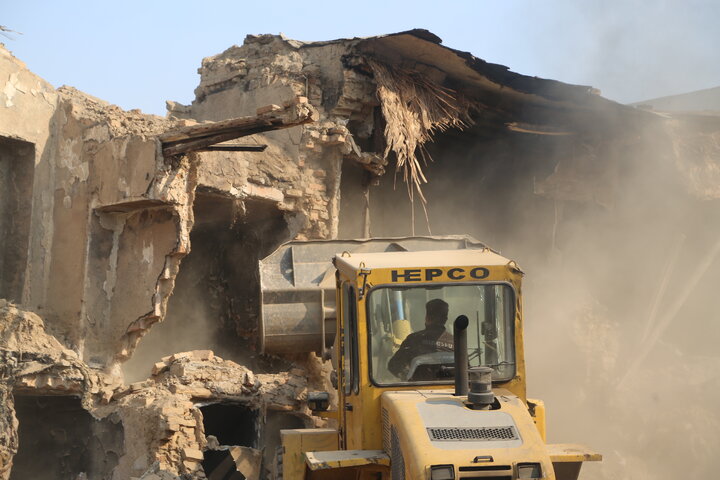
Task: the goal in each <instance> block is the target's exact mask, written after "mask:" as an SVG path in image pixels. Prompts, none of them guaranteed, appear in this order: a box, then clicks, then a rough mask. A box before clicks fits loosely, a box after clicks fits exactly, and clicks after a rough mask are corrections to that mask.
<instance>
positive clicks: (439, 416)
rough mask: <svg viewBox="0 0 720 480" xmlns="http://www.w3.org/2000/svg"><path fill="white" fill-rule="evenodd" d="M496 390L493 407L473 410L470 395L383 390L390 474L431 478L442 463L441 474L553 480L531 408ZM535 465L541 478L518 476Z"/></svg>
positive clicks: (478, 477) (385, 435) (395, 477)
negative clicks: (432, 468) (434, 467)
mask: <svg viewBox="0 0 720 480" xmlns="http://www.w3.org/2000/svg"><path fill="white" fill-rule="evenodd" d="M495 394H496V398H497V402H496V403H495V405H494V408H493V409H491V410H474V409H472V408H470V406H468V404H467V397H456V396H453V395H452V392H449V391H395V392H385V393H384V394H383V395H382V402H381V403H382V421H383V447H384V449H385V451H386V452H387V453H388V455H390V457H391V465H392V478H393V479H403V478H408V479H409V478H412V479H430V478H434V477H433V476H431V475H432V474H431V467H432V466H443V471H442V472H439V473H438V472H436V475H435V476H437V478H454V479H462V478H474V479H481V478H484V477H488V478H493V479H498V480H500V479H502V480H513V479H516V478H543V479H554V478H555V476H554V473H553V467H552V463H551V461H550V458H549V456H548V454H547V451H546V448H545V444H544V442H543V440H542V438H541V437H540V434H539V433H538V430H537V428H536V427H535V424H534V422H533V420H532V417H530V415H529V413H528V410H527V407H526V406H525V405H524V404H523V403H522V401H521V400H520V399H519V398H518V397H516V396H515V395H512V394H511V393H509V392H507V391H503V390H498V391H495ZM533 464H534V465H535V466H537V465H539V470H541V472H542V476H530V477H528V476H519V475H520V472H522V475H527V472H528V471H530V470H532V468H529V467H528V465H533ZM436 468H437V467H436ZM450 471H452V477H451V476H449V475H450ZM535 471H538V469H537V468H536V469H535Z"/></svg>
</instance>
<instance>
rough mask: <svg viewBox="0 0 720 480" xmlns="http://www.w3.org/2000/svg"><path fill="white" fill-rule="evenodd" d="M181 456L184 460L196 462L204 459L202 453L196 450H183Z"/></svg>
mask: <svg viewBox="0 0 720 480" xmlns="http://www.w3.org/2000/svg"><path fill="white" fill-rule="evenodd" d="M182 455H183V458H184V459H185V460H196V461H198V462H202V460H203V458H204V456H203V452H201V451H200V450H198V449H197V448H189V447H187V448H183V449H182Z"/></svg>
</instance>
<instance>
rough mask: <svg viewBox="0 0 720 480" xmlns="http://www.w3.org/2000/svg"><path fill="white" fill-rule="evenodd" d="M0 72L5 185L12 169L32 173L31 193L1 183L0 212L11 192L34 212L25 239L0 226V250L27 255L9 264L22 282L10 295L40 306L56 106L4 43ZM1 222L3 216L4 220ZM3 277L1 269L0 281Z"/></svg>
mask: <svg viewBox="0 0 720 480" xmlns="http://www.w3.org/2000/svg"><path fill="white" fill-rule="evenodd" d="M0 74H1V78H2V79H3V81H4V83H3V87H2V89H0V104H1V105H2V108H0V137H3V145H5V146H6V147H9V149H6V148H3V154H2V160H1V161H0V163H2V166H1V167H0V170H2V171H3V174H2V175H3V177H4V183H5V182H7V181H11V180H12V178H11V177H8V173H9V172H12V171H14V172H16V174H17V173H19V174H20V175H21V176H22V177H23V179H24V181H27V180H28V178H29V177H30V175H32V180H31V182H32V189H31V190H30V192H28V191H27V186H26V185H23V184H24V182H21V183H19V184H18V183H16V184H15V188H13V189H10V188H8V189H6V188H7V183H5V185H4V188H3V193H2V194H0V196H1V197H2V200H0V202H1V203H2V208H3V209H4V210H5V211H4V212H3V213H4V216H5V215H7V213H8V212H7V210H6V209H7V208H8V207H10V205H9V204H8V203H7V200H6V196H7V195H8V194H10V193H11V192H13V198H15V199H17V201H18V202H19V203H17V204H16V209H17V210H16V211H18V212H23V213H25V214H27V212H31V211H32V210H33V209H35V210H36V212H37V213H35V214H34V215H31V218H30V222H31V224H30V226H29V229H28V230H29V232H30V233H29V234H28V236H29V239H28V240H25V239H24V238H23V235H22V234H20V232H21V231H22V230H18V231H15V232H16V233H15V235H14V238H8V237H7V234H8V233H10V232H12V230H11V229H8V228H3V229H2V230H0V232H2V233H0V237H2V240H0V246H2V248H3V251H14V252H16V253H17V254H19V255H20V256H21V258H22V257H24V258H25V259H26V260H27V259H31V261H26V262H23V263H25V264H23V265H13V266H12V267H13V271H14V273H13V276H14V277H15V278H16V279H17V281H18V282H19V281H20V280H21V279H22V285H16V286H13V287H12V292H10V293H12V298H13V299H14V300H15V301H24V302H26V303H27V304H32V305H35V306H40V305H42V303H43V301H44V298H43V292H44V288H43V287H44V284H45V282H46V280H47V275H48V271H47V267H48V265H47V261H46V257H45V255H44V252H45V250H46V249H47V248H48V245H49V242H50V241H51V238H52V230H51V229H50V228H49V224H50V219H51V215H50V214H49V211H48V210H49V209H50V208H51V206H52V201H53V198H52V195H49V194H48V189H47V188H45V186H47V185H49V184H50V183H51V179H52V175H53V172H52V166H51V162H50V160H49V149H48V148H46V146H47V145H48V143H52V139H51V137H50V133H51V130H52V123H53V115H54V113H55V110H56V108H57V94H56V93H55V89H54V88H53V87H52V86H51V85H50V84H49V83H47V82H46V81H44V80H43V79H41V78H40V77H38V76H37V75H35V74H33V73H32V72H30V71H29V70H28V69H27V68H26V66H25V64H24V63H22V62H21V61H19V60H18V59H16V58H15V57H13V56H12V54H11V53H10V52H9V51H8V50H6V49H5V47H4V46H3V45H0ZM18 149H19V150H18ZM23 150H24V151H25V152H23ZM29 150H32V151H31V152H30V151H29ZM18 169H20V170H18ZM16 192H17V193H16ZM28 193H29V195H28ZM6 221H8V219H7V218H6V217H5V219H4V220H3V222H6ZM21 223H24V222H21ZM18 234H19V236H18ZM25 242H27V243H25ZM9 267H10V265H8V268H9ZM8 275H9V274H8V273H7V271H5V273H3V274H2V276H3V279H5V278H7V276H8ZM3 296H5V294H4V295H3ZM8 296H10V295H8Z"/></svg>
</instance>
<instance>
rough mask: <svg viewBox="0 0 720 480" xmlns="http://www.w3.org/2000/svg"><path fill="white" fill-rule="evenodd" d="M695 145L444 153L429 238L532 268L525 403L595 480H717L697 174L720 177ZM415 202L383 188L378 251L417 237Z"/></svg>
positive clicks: (457, 148)
mask: <svg viewBox="0 0 720 480" xmlns="http://www.w3.org/2000/svg"><path fill="white" fill-rule="evenodd" d="M687 134H688V131H686V130H683V129H678V128H677V123H676V122H675V123H673V122H670V123H663V122H654V121H651V122H648V123H647V124H644V123H642V122H641V123H640V124H639V126H638V125H636V128H634V129H633V131H632V132H627V131H622V130H621V129H619V130H617V131H615V132H612V133H611V134H609V135H607V136H602V137H583V136H577V137H572V138H558V137H554V138H548V137H542V136H534V135H522V134H520V135H518V134H498V135H496V136H495V137H491V138H488V137H487V136H486V137H485V139H483V137H482V136H479V135H476V134H474V133H473V132H472V131H469V132H466V133H463V134H458V133H456V134H454V135H453V136H452V137H447V138H446V137H442V136H439V137H438V138H437V139H436V142H435V144H434V145H433V146H431V154H432V157H433V158H434V159H435V161H434V162H433V163H430V164H428V165H427V167H426V173H427V176H428V178H429V181H430V183H428V184H427V185H426V186H425V189H424V191H425V194H426V195H427V198H428V210H429V218H430V226H431V227H432V233H433V234H436V235H437V234H441V235H442V234H461V233H467V234H471V235H473V236H474V237H476V238H478V239H480V240H482V241H485V242H487V243H488V244H489V245H490V246H492V247H493V248H495V249H498V250H500V251H501V252H502V253H503V254H504V255H505V256H507V257H509V258H512V259H514V260H516V261H518V262H519V264H520V265H521V266H522V267H523V269H524V271H525V273H526V276H525V283H524V291H523V294H524V318H525V330H524V332H525V349H526V361H527V382H528V387H529V388H528V394H529V396H531V397H533V398H541V399H543V400H544V401H545V402H546V406H547V409H548V441H549V442H552V443H582V444H585V445H588V446H590V447H591V448H593V449H596V450H597V451H599V452H601V453H602V454H603V455H604V461H603V462H602V463H599V464H598V463H595V464H592V463H590V464H586V465H585V466H584V467H583V474H582V475H581V478H584V479H586V480H610V479H613V480H618V479H633V480H643V479H648V480H649V479H653V480H677V479H679V478H703V477H707V478H710V477H712V476H713V473H714V472H715V470H716V466H717V461H716V459H715V456H716V454H715V452H717V451H718V450H720V419H718V416H717V415H716V414H715V408H716V406H717V405H718V403H719V401H720V354H718V352H717V347H716V345H718V344H719V343H720V322H718V320H720V319H719V318H718V313H717V309H716V308H715V305H716V298H717V294H716V291H717V287H716V286H717V285H718V284H720V201H718V200H717V199H715V198H714V197H713V194H709V193H708V190H707V189H705V188H704V187H703V186H702V185H701V184H702V183H703V182H704V180H703V177H704V176H705V175H703V174H702V173H701V174H698V169H701V168H706V167H707V168H708V171H712V169H713V168H714V167H712V165H713V161H712V157H711V155H712V150H710V149H706V148H695V149H677V148H674V146H675V147H676V146H677V144H678V142H681V141H682V139H683V138H686V135H687ZM692 172H695V173H692ZM550 187H552V188H550ZM404 194H405V192H404V191H403V190H402V189H397V190H394V189H393V186H392V183H391V182H386V183H384V184H381V185H380V186H378V187H374V190H373V191H372V193H371V195H372V197H371V198H372V199H371V209H372V208H374V210H373V213H372V227H371V229H372V234H373V235H375V236H384V235H408V234H410V207H409V205H408V202H407V199H405V200H403V198H402V197H403V195H404ZM347 201H348V202H352V198H348V199H347ZM382 205H395V206H396V207H395V208H394V209H386V208H380V207H381V206H382ZM415 208H416V214H415V218H416V231H417V232H418V233H420V234H424V233H428V232H427V231H423V227H424V226H423V225H422V224H421V221H422V219H423V215H422V213H419V212H420V210H419V207H418V206H417V205H416V207H415ZM341 233H342V232H341Z"/></svg>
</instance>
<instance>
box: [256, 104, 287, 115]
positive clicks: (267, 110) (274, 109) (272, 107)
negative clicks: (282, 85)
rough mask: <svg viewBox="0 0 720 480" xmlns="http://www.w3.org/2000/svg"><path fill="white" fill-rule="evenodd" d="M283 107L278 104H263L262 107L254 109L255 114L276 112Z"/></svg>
mask: <svg viewBox="0 0 720 480" xmlns="http://www.w3.org/2000/svg"><path fill="white" fill-rule="evenodd" d="M282 109H283V108H282V107H281V106H280V105H274V104H272V105H265V106H264V107H260V108H258V109H257V110H255V114H256V115H264V114H266V113H270V112H277V111H279V110H282Z"/></svg>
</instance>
